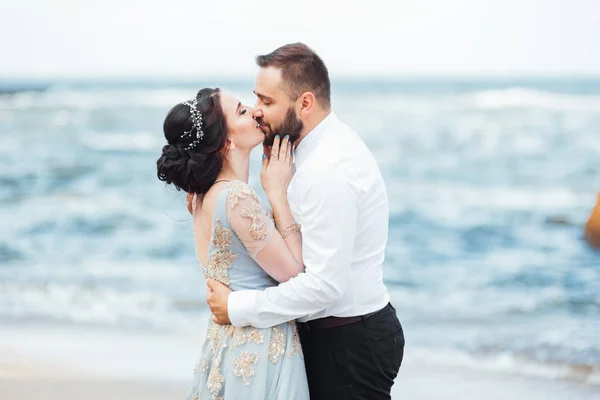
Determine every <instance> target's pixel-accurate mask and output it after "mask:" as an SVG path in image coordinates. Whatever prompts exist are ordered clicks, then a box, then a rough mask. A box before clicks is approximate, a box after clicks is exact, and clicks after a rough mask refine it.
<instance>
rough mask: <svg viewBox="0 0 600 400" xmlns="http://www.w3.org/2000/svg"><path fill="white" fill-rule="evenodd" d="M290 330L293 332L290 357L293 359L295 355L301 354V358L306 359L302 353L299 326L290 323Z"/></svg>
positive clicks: (292, 322)
mask: <svg viewBox="0 0 600 400" xmlns="http://www.w3.org/2000/svg"><path fill="white" fill-rule="evenodd" d="M288 323H289V324H290V328H291V330H292V348H291V349H290V351H289V352H288V357H293V356H294V354H299V355H300V357H301V358H304V354H303V353H302V344H301V343H300V335H299V334H298V326H296V323H295V322H294V321H289V322H288Z"/></svg>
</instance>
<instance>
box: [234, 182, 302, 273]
mask: <svg viewBox="0 0 600 400" xmlns="http://www.w3.org/2000/svg"><path fill="white" fill-rule="evenodd" d="M227 208H228V219H229V223H230V225H231V227H232V228H233V230H234V232H235V233H236V235H237V236H238V238H239V239H240V241H241V242H242V243H243V245H244V247H245V248H246V250H247V251H248V254H249V255H250V257H252V259H254V261H256V262H257V264H258V265H259V266H260V267H261V268H262V269H263V270H264V271H265V272H267V273H268V274H269V275H271V277H273V279H275V280H277V281H278V282H286V281H288V280H289V279H290V278H292V277H294V276H296V275H298V272H299V271H300V267H299V263H298V261H296V259H295V258H294V256H293V255H292V253H291V252H290V250H289V249H288V247H287V245H286V242H285V241H284V240H283V238H282V237H281V235H280V234H279V232H278V231H277V229H275V225H274V223H273V220H272V219H271V218H270V217H269V216H268V215H267V212H266V211H265V210H264V209H263V208H262V206H261V204H260V200H259V198H258V196H257V195H256V193H254V190H252V188H251V187H250V186H248V184H246V183H243V182H240V181H236V182H232V186H231V187H230V189H229V193H228V195H227Z"/></svg>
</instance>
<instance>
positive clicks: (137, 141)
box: [80, 132, 166, 155]
mask: <svg viewBox="0 0 600 400" xmlns="http://www.w3.org/2000/svg"><path fill="white" fill-rule="evenodd" d="M80 140H81V141H82V143H83V144H85V145H86V146H88V147H89V148H91V149H93V150H100V151H126V152H129V151H151V152H154V153H156V154H157V155H158V154H159V151H160V149H161V146H163V145H164V144H165V143H166V142H165V139H164V137H163V136H162V135H161V134H159V133H156V132H155V133H153V132H121V133H118V132H110V133H96V134H89V135H86V136H83V137H81V139H80Z"/></svg>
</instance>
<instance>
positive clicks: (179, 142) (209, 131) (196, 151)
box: [156, 88, 227, 194]
mask: <svg viewBox="0 0 600 400" xmlns="http://www.w3.org/2000/svg"><path fill="white" fill-rule="evenodd" d="M219 94H220V90H219V89H218V88H217V89H210V88H206V89H202V90H200V91H199V92H198V95H197V96H196V100H197V105H196V107H197V109H198V111H199V112H200V113H201V114H202V132H203V133H204V135H203V136H202V140H201V141H200V142H199V143H198V145H196V146H195V147H193V148H190V144H191V142H192V141H193V140H194V139H195V138H196V129H197V128H196V127H195V126H194V122H193V120H192V114H191V112H190V106H189V105H187V104H183V103H180V104H177V105H176V106H175V107H173V108H172V109H171V111H169V113H168V114H167V117H166V118H165V122H164V124H163V131H164V134H165V139H167V143H168V144H167V145H165V146H164V147H163V149H162V155H161V156H160V158H159V159H158V161H157V162H156V167H157V176H158V179H160V180H161V181H164V182H166V183H167V184H172V185H174V186H175V187H176V188H177V190H183V191H185V192H187V193H192V194H193V193H196V194H204V193H206V192H207V191H208V189H209V188H210V187H211V186H212V185H213V184H214V182H215V180H216V179H217V176H218V174H219V172H220V171H221V168H222V167H223V158H224V156H225V154H223V149H224V148H225V144H226V143H227V127H226V124H225V115H224V113H223V109H222V108H221V103H220V100H219ZM189 131H192V134H191V135H185V132H189Z"/></svg>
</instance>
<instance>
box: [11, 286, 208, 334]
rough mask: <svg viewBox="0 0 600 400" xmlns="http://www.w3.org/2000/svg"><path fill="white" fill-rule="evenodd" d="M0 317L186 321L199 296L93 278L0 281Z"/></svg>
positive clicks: (157, 323) (112, 322) (201, 305)
mask: <svg viewBox="0 0 600 400" xmlns="http://www.w3.org/2000/svg"><path fill="white" fill-rule="evenodd" d="M0 292H1V293H2V295H1V296H0V315H2V316H3V317H8V318H30V319H31V318H36V319H49V320H58V321H62V322H68V323H81V324H95V325H106V326H123V325H126V326H149V327H155V328H162V327H168V326H171V325H180V326H181V325H182V324H185V321H186V314H187V313H190V312H193V313H199V312H202V311H204V310H205V309H206V303H205V302H204V301H202V300H201V299H199V298H188V299H185V298H179V299H177V298H173V297H171V296H170V295H168V294H166V293H160V292H159V291H156V290H150V289H146V290H144V289H138V290H130V291H126V290H119V289H118V288H112V287H108V286H103V285H98V284H95V283H94V282H93V281H89V282H81V283H68V282H62V283H61V282H45V283H34V282H5V283H1V284H0Z"/></svg>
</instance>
